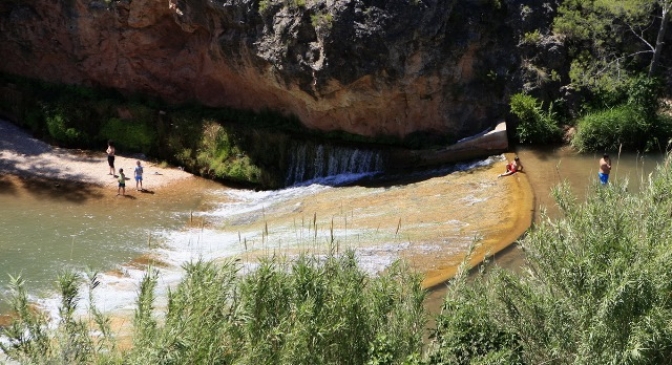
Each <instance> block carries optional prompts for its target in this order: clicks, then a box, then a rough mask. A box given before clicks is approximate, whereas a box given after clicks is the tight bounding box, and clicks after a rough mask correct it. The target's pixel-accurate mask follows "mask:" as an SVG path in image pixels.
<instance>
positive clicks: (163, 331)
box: [3, 252, 425, 364]
mask: <svg viewBox="0 0 672 365" xmlns="http://www.w3.org/2000/svg"><path fill="white" fill-rule="evenodd" d="M240 270H241V266H240V265H238V264H237V263H236V262H234V261H231V262H227V263H224V264H223V265H216V264H214V263H212V262H200V261H199V262H193V263H188V264H185V265H184V271H185V275H184V278H183V279H182V280H181V282H180V283H179V284H178V285H177V287H175V288H174V289H172V290H170V292H169V294H168V304H167V307H166V308H165V310H163V311H160V310H158V309H157V308H156V305H155V300H156V298H155V295H154V291H155V289H156V286H157V283H158V276H157V275H156V274H155V273H153V272H151V270H150V272H149V273H148V274H147V275H146V276H145V278H144V279H143V281H142V283H141V285H140V291H139V295H138V299H137V303H136V311H135V316H134V320H133V326H134V331H133V341H132V342H133V346H132V347H131V348H130V349H126V350H120V349H119V348H117V347H115V346H105V347H100V346H95V345H96V344H110V343H114V340H113V338H112V336H111V334H110V333H109V331H107V332H106V331H99V332H98V333H99V334H97V335H95V336H94V335H92V332H88V331H86V330H83V329H84V328H85V327H84V326H83V322H81V321H78V320H77V319H76V318H75V316H74V315H73V313H74V310H75V308H76V306H77V296H76V294H75V293H76V291H75V290H74V289H73V288H75V287H76V284H77V283H79V281H78V279H76V278H75V277H73V276H64V277H63V278H62V279H61V280H60V281H61V282H62V283H64V285H61V293H62V298H63V300H62V303H61V310H60V313H61V317H62V320H61V321H59V322H58V326H57V328H55V329H49V328H48V327H47V320H46V318H44V317H42V316H39V314H38V313H36V312H34V311H31V310H30V309H29V305H28V301H27V299H26V295H25V291H23V284H22V283H21V282H16V283H15V286H14V287H15V290H16V292H15V295H14V298H15V301H14V306H15V310H16V313H17V318H16V319H15V321H14V323H13V324H12V325H11V326H10V327H7V328H5V329H4V330H3V334H4V335H5V336H7V338H8V339H9V343H8V344H5V345H3V350H4V351H5V353H6V354H7V355H8V356H9V357H10V358H11V359H13V360H16V361H19V362H21V363H40V364H42V363H87V364H104V363H129V364H233V363H238V364H366V363H380V364H382V363H383V362H371V361H377V360H376V359H381V358H384V359H388V360H389V361H386V362H384V363H386V364H396V363H402V362H403V361H404V359H406V358H418V357H419V355H420V352H419V349H420V348H421V344H422V331H423V329H424V324H425V322H424V321H425V318H424V310H423V306H422V302H423V300H424V296H425V293H424V291H423V290H422V289H421V287H420V278H419V277H417V276H415V275H413V274H410V273H409V272H408V271H407V270H406V269H404V268H403V267H402V265H400V264H397V265H394V266H392V267H391V268H390V269H389V270H388V271H387V272H386V273H383V274H381V275H380V276H377V277H370V276H369V275H367V274H366V273H364V272H363V271H362V270H361V269H359V268H358V267H357V263H356V259H355V256H354V254H353V253H352V252H349V253H347V254H345V255H343V256H340V257H335V256H329V257H326V258H321V259H320V258H318V257H308V256H303V257H300V258H298V259H296V260H295V261H291V262H290V261H281V260H280V259H277V258H272V259H266V260H262V261H261V262H260V264H259V267H258V268H257V269H256V270H254V271H253V272H251V273H249V274H247V275H242V274H241V273H240ZM159 312H163V313H162V314H160V313H159ZM98 322H100V323H106V322H105V321H104V320H100V321H97V323H98ZM66 344H71V345H73V346H69V345H68V346H65V345H66ZM71 348H76V349H77V351H76V352H72V351H70V350H69V349H71ZM66 358H67V359H68V361H65V362H63V361H60V360H59V359H66Z"/></svg>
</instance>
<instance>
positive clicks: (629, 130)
mask: <svg viewBox="0 0 672 365" xmlns="http://www.w3.org/2000/svg"><path fill="white" fill-rule="evenodd" d="M649 129H650V125H649V124H648V123H646V120H645V118H644V116H643V115H642V114H641V113H640V112H639V111H637V110H636V109H634V108H632V107H630V106H628V105H622V106H620V107H616V108H613V109H607V110H604V111H600V112H595V113H590V114H588V115H586V116H584V117H583V118H581V119H579V122H578V124H577V132H576V134H575V135H574V137H573V139H572V145H573V146H574V147H576V148H577V149H578V150H579V151H596V150H597V151H614V150H618V149H619V147H620V146H621V145H622V146H623V148H625V149H641V148H642V147H643V141H645V140H646V137H647V134H648V133H649Z"/></svg>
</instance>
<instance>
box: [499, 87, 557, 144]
mask: <svg viewBox="0 0 672 365" xmlns="http://www.w3.org/2000/svg"><path fill="white" fill-rule="evenodd" d="M510 106H511V113H512V114H513V115H515V116H516V117H517V119H518V125H517V127H516V134H517V135H518V139H519V141H520V142H521V143H537V144H541V143H552V142H557V141H559V140H560V135H561V133H560V132H561V131H560V128H559V127H558V125H557V121H556V115H555V113H554V112H553V104H551V105H550V107H549V110H548V111H546V112H545V111H544V110H543V108H542V105H541V103H540V102H539V101H538V100H537V99H536V98H534V97H532V96H530V95H526V94H522V93H519V94H515V95H513V96H512V97H511V103H510Z"/></svg>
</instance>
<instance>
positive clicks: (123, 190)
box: [117, 169, 126, 195]
mask: <svg viewBox="0 0 672 365" xmlns="http://www.w3.org/2000/svg"><path fill="white" fill-rule="evenodd" d="M119 193H121V195H126V175H124V169H119V188H117V195H119Z"/></svg>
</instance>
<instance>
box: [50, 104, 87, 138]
mask: <svg viewBox="0 0 672 365" xmlns="http://www.w3.org/2000/svg"><path fill="white" fill-rule="evenodd" d="M46 122H47V130H48V131H49V136H51V138H53V139H54V140H56V141H58V142H62V143H65V144H73V143H74V142H77V141H79V140H80V139H81V138H82V133H80V132H79V131H78V130H77V129H75V128H73V127H70V126H69V119H68V117H67V116H66V115H65V113H63V110H60V109H59V110H55V111H52V112H49V113H48V114H47V116H46Z"/></svg>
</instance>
